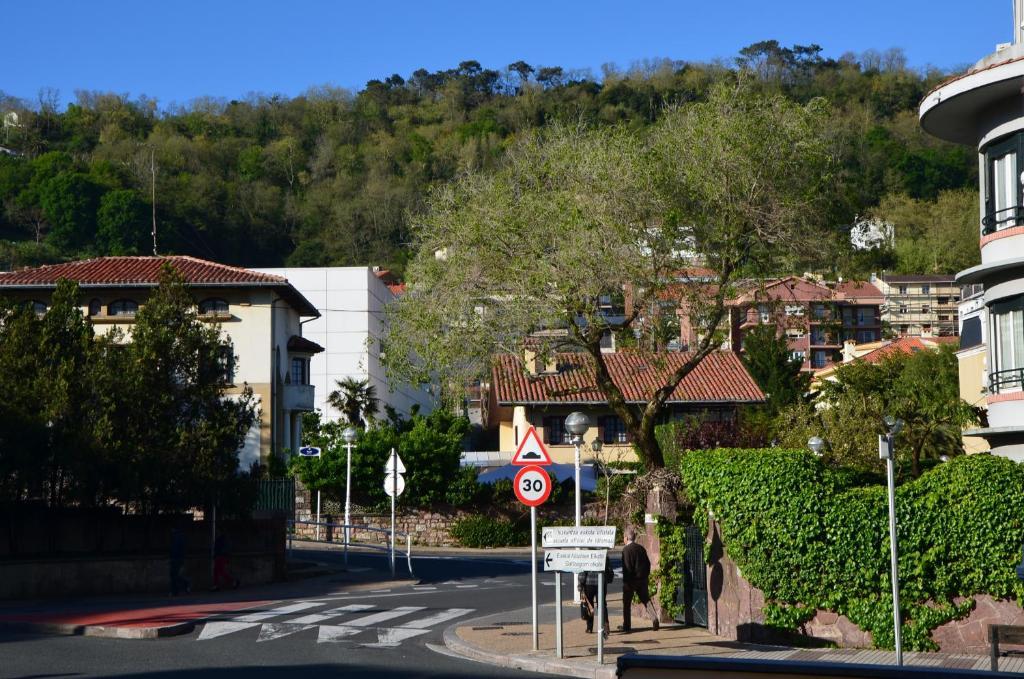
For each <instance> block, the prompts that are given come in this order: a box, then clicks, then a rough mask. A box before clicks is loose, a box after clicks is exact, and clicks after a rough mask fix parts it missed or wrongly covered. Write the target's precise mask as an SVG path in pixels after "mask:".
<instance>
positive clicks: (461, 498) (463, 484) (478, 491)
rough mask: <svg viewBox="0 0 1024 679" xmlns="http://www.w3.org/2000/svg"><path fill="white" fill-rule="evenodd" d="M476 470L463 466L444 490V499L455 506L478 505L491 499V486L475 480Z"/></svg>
mask: <svg viewBox="0 0 1024 679" xmlns="http://www.w3.org/2000/svg"><path fill="white" fill-rule="evenodd" d="M477 476H478V475H477V470H476V469H475V468H473V467H463V468H462V469H460V470H459V473H458V474H457V475H456V477H455V480H454V481H452V483H451V484H450V485H449V486H448V490H447V491H445V501H446V502H448V504H451V505H455V506H456V507H480V506H483V505H485V504H487V503H489V502H490V501H491V497H492V493H493V488H492V487H491V485H490V484H487V483H480V482H479V481H478V480H477Z"/></svg>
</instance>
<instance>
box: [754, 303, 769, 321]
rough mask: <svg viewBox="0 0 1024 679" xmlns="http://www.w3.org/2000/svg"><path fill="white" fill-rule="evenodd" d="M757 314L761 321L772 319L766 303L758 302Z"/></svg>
mask: <svg viewBox="0 0 1024 679" xmlns="http://www.w3.org/2000/svg"><path fill="white" fill-rule="evenodd" d="M757 314H758V316H759V317H760V319H761V322H762V323H770V322H771V320H772V315H771V311H770V310H769V309H768V305H767V304H758V305H757Z"/></svg>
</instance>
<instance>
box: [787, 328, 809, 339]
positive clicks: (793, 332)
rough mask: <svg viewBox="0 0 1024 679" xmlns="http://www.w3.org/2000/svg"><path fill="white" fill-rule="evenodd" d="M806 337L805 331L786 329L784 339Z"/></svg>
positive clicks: (801, 329)
mask: <svg viewBox="0 0 1024 679" xmlns="http://www.w3.org/2000/svg"><path fill="white" fill-rule="evenodd" d="M806 335H807V331H805V330H804V329H803V328H786V337H787V338H788V339H802V338H803V337H805V336H806Z"/></svg>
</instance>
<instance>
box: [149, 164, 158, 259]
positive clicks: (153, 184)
mask: <svg viewBox="0 0 1024 679" xmlns="http://www.w3.org/2000/svg"><path fill="white" fill-rule="evenodd" d="M149 175H150V182H149V197H150V201H149V202H150V203H151V204H152V206H153V256H154V257H156V256H157V254H156V150H155V149H154V148H153V147H152V146H150V147H149Z"/></svg>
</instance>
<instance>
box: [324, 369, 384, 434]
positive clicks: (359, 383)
mask: <svg viewBox="0 0 1024 679" xmlns="http://www.w3.org/2000/svg"><path fill="white" fill-rule="evenodd" d="M334 382H335V384H337V385H338V388H337V389H335V390H334V391H332V392H331V393H330V394H328V395H327V402H328V403H329V404H330V405H331V407H332V408H335V409H336V410H338V411H340V412H341V414H342V415H344V416H345V420H346V421H347V422H348V423H349V424H351V425H352V426H354V427H366V423H367V421H370V422H372V421H373V420H374V418H375V417H376V416H377V410H378V409H379V408H380V399H379V398H377V388H376V387H374V386H373V385H372V384H370V381H369V380H358V379H356V378H354V377H346V378H345V379H343V380H335V381H334Z"/></svg>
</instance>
